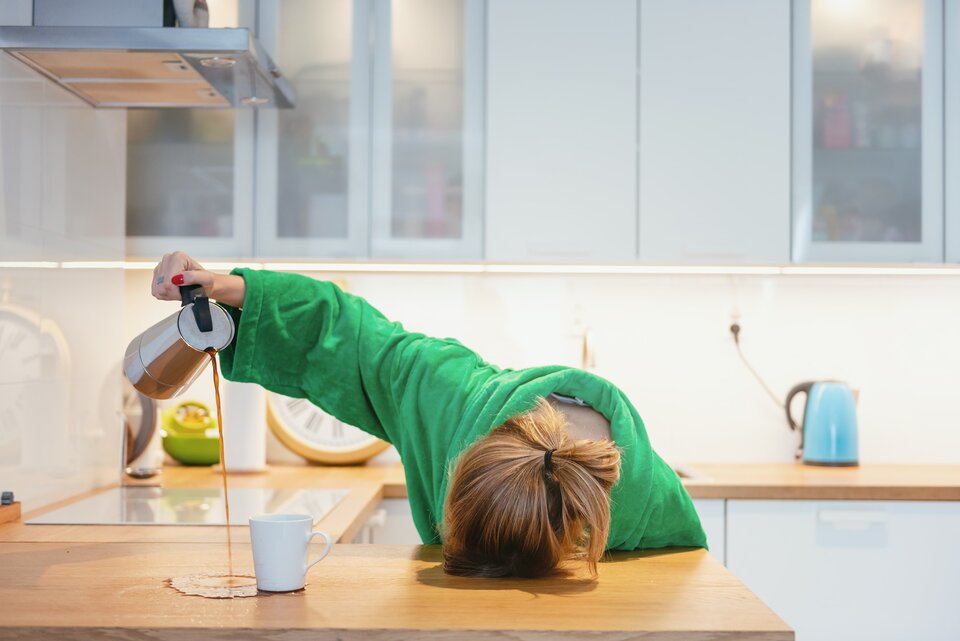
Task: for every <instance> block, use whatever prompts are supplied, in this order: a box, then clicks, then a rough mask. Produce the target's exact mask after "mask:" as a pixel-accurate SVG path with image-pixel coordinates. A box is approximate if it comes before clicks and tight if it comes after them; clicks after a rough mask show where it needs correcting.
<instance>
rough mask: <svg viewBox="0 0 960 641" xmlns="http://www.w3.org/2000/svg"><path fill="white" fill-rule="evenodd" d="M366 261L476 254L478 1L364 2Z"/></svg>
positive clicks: (480, 80)
mask: <svg viewBox="0 0 960 641" xmlns="http://www.w3.org/2000/svg"><path fill="white" fill-rule="evenodd" d="M372 7H373V28H372V33H373V43H374V46H373V52H374V53H373V79H372V83H371V92H372V93H371V96H370V98H371V115H370V122H371V127H370V128H371V136H372V140H371V158H370V161H371V166H370V181H371V184H370V206H371V221H372V233H371V255H372V256H374V257H376V258H449V259H470V258H473V259H477V258H480V257H481V253H482V219H483V214H482V207H483V194H482V186H483V121H484V115H483V107H484V44H485V39H484V27H485V16H486V2H484V1H483V0H392V1H391V0H373V2H372Z"/></svg>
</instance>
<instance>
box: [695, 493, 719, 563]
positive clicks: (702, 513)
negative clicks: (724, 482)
mask: <svg viewBox="0 0 960 641" xmlns="http://www.w3.org/2000/svg"><path fill="white" fill-rule="evenodd" d="M693 507H695V508H696V510H697V515H698V516H699V517H700V524H701V525H702V526H703V531H704V532H706V534H707V545H708V546H710V554H712V555H713V556H714V557H715V558H716V559H717V560H719V561H720V562H721V563H726V545H727V542H726V527H727V525H726V501H725V500H724V499H694V500H693Z"/></svg>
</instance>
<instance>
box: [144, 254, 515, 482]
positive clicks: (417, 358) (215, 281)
mask: <svg viewBox="0 0 960 641" xmlns="http://www.w3.org/2000/svg"><path fill="white" fill-rule="evenodd" d="M155 274H156V278H155V279H154V286H153V289H154V295H155V296H157V297H158V298H163V299H168V300H179V298H180V297H179V291H178V290H177V288H176V286H175V285H176V283H170V282H163V283H159V284H158V283H157V282H156V281H157V280H158V279H160V278H161V277H163V278H164V280H165V281H169V280H170V279H172V278H173V277H174V276H176V275H177V274H183V280H184V284H192V283H198V284H201V285H203V286H204V289H205V291H207V293H208V294H209V295H210V296H211V297H212V298H215V299H217V300H218V301H219V302H221V303H224V304H225V305H227V306H228V311H229V312H230V313H231V315H232V316H233V318H234V320H235V322H236V326H237V332H236V337H235V339H234V342H233V343H232V344H231V345H230V346H229V347H227V348H226V349H224V350H223V351H222V352H221V367H222V368H223V372H224V375H225V376H226V377H227V378H230V379H232V380H238V381H246V382H253V383H258V384H260V385H262V386H263V387H266V388H267V389H270V390H273V391H276V392H279V393H281V394H285V395H287V396H295V397H300V398H307V399H309V400H310V401H311V402H313V403H314V404H315V405H318V406H319V407H322V408H323V409H324V410H326V411H327V412H329V413H331V414H333V415H334V416H336V417H337V418H339V419H340V420H342V421H344V422H346V423H349V424H351V425H355V426H357V427H359V428H361V429H363V430H365V431H367V432H369V433H371V434H374V435H376V436H378V437H380V438H383V439H384V440H387V441H389V442H391V443H393V444H394V445H396V446H397V448H398V449H399V450H400V451H401V454H403V453H404V451H405V450H407V448H408V446H411V447H413V448H416V449H421V450H422V453H427V452H432V453H433V455H435V456H437V457H438V460H441V461H442V460H444V458H443V457H444V456H445V455H446V450H447V448H448V446H449V442H450V438H452V437H451V434H452V433H453V431H454V428H455V427H457V425H458V423H459V421H460V419H461V417H462V415H463V410H464V407H465V405H466V403H467V400H468V399H469V397H470V395H471V394H472V393H473V392H474V391H475V390H476V389H477V386H478V385H480V384H482V382H483V381H485V380H488V379H489V378H490V377H491V376H493V375H494V374H495V373H496V372H497V371H498V370H497V368H495V367H493V366H491V365H488V364H487V363H485V362H484V361H483V360H482V359H481V358H480V357H479V356H478V355H477V354H476V353H474V352H473V351H472V350H470V349H468V348H467V347H465V346H463V345H461V344H460V343H458V342H457V341H455V340H452V339H440V338H432V337H429V336H425V335H423V334H419V333H415V332H408V331H406V330H405V329H404V328H403V327H402V326H401V325H400V324H399V323H395V322H392V321H390V320H388V319H387V318H385V317H384V316H383V314H381V313H380V312H379V311H378V310H377V309H375V308H374V307H373V306H371V305H370V304H369V303H367V302H366V301H365V300H363V299H362V298H359V297H357V296H352V295H350V294H347V293H346V292H344V291H343V290H341V289H340V288H339V287H337V286H336V285H335V284H333V283H330V282H326V281H320V280H316V279H313V278H309V277H307V276H302V275H300V274H291V273H279V272H270V271H263V270H249V269H236V270H234V272H233V273H232V274H230V275H215V274H212V273H211V272H207V271H205V270H203V268H202V267H200V265H199V264H198V263H196V262H195V261H193V260H192V259H190V258H189V257H188V256H186V255H185V254H180V253H175V254H168V255H167V256H165V257H164V260H163V261H161V264H160V265H158V267H157V270H155ZM168 275H169V276H168ZM440 467H441V468H442V467H443V466H440Z"/></svg>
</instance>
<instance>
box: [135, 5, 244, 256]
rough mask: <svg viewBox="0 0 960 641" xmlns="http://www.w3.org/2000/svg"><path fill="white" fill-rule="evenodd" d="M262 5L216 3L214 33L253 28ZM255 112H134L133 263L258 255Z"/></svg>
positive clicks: (212, 20) (213, 7) (212, 18)
mask: <svg viewBox="0 0 960 641" xmlns="http://www.w3.org/2000/svg"><path fill="white" fill-rule="evenodd" d="M254 6H255V2H254V0H220V1H218V2H216V3H213V2H211V3H210V26H211V27H237V26H241V27H244V26H246V27H250V26H252V25H254V23H255V21H256V16H255V11H254ZM253 128H254V113H253V110H252V109H129V110H127V189H126V197H127V255H128V256H140V257H155V256H157V255H159V254H163V253H166V252H170V251H173V250H183V251H186V252H188V253H190V254H191V255H193V256H195V257H197V258H199V259H203V258H215V257H243V256H250V255H251V253H252V249H253V246H252V233H251V229H252V218H253V167H254V157H253Z"/></svg>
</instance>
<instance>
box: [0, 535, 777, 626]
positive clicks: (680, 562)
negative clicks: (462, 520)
mask: <svg viewBox="0 0 960 641" xmlns="http://www.w3.org/2000/svg"><path fill="white" fill-rule="evenodd" d="M90 527H99V526H90ZM128 529H131V530H136V529H139V528H136V527H130V528H128ZM235 559H236V560H235V563H236V564H237V566H238V567H237V569H238V571H240V570H242V569H243V566H244V565H246V566H248V567H249V566H251V565H252V559H251V556H250V546H249V544H247V543H242V544H235ZM224 565H225V559H224V548H223V545H222V544H220V545H217V544H213V543H168V544H157V543H91V542H88V543H81V542H60V543H50V542H48V543H4V544H3V545H2V546H0V603H3V608H2V613H0V638H4V639H30V640H36V641H42V640H44V639H57V640H59V639H64V638H69V639H77V640H83V639H102V638H110V639H118V640H124V639H147V638H149V639H152V640H155V641H163V640H167V639H169V640H171V641H192V640H201V639H203V640H209V639H224V640H225V639H239V638H250V639H281V638H282V639H284V641H297V640H299V639H311V640H328V639H329V640H333V639H337V640H344V641H352V640H359V639H365V640H372V641H381V640H387V639H391V640H392V639H406V638H418V639H445V640H449V639H498V640H499V639H503V640H507V639H509V640H512V641H517V640H545V639H560V638H571V639H582V638H587V637H589V638H590V639H598V640H605V639H610V640H611V641H613V640H616V641H627V640H632V639H638V640H639V639H643V640H644V641H650V640H656V639H664V640H667V639H669V641H699V640H703V641H706V640H708V639H709V640H716V639H734V638H736V639H751V640H765V641H781V640H783V641H788V640H791V639H793V638H794V635H793V632H791V631H790V629H789V628H788V627H787V626H786V625H785V624H784V623H783V622H782V621H781V620H780V619H779V618H778V617H777V616H776V615H775V614H774V613H773V612H772V611H770V609H769V608H767V607H766V606H765V605H763V603H761V602H760V601H759V600H758V599H757V598H756V596H754V595H753V594H752V593H751V592H750V591H749V590H748V589H747V588H746V587H745V586H743V584H741V583H740V582H739V581H738V580H737V579H736V578H734V576H733V575H732V574H730V573H729V572H728V571H727V570H726V569H725V568H724V567H723V566H722V565H721V564H720V563H719V562H718V561H716V560H715V559H714V558H713V557H711V556H710V555H709V554H708V553H706V552H705V551H703V550H666V551H660V552H657V553H651V552H647V553H637V552H632V553H617V554H615V555H613V557H612V558H611V559H610V560H609V561H607V562H605V563H602V564H601V565H600V574H599V578H598V580H596V581H590V580H588V579H586V577H584V576H583V575H577V574H572V575H570V576H566V577H555V578H550V579H537V580H521V579H476V578H461V577H451V576H447V575H445V574H444V573H443V571H442V569H441V567H440V553H439V549H438V548H437V547H436V546H425V547H423V546H377V545H337V546H334V549H333V552H332V553H331V554H330V556H329V557H328V558H327V559H325V560H324V561H322V562H321V563H320V564H319V565H318V566H317V567H316V568H314V569H313V570H312V571H311V572H310V574H309V575H308V579H307V587H306V589H305V590H302V591H299V592H293V593H287V594H261V595H259V596H256V597H251V598H243V599H233V600H231V599H222V600H221V599H204V598H199V597H190V596H184V595H181V594H179V593H178V592H176V591H174V590H173V589H172V588H170V587H167V586H166V585H165V581H166V579H168V578H171V577H176V576H182V575H186V574H195V573H202V572H214V573H215V572H222V571H223V569H224Z"/></svg>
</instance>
